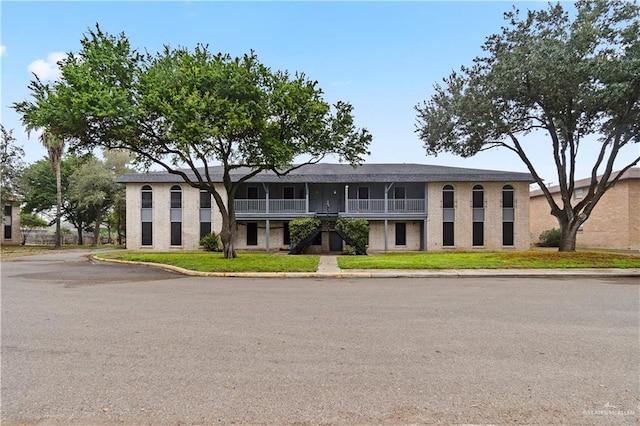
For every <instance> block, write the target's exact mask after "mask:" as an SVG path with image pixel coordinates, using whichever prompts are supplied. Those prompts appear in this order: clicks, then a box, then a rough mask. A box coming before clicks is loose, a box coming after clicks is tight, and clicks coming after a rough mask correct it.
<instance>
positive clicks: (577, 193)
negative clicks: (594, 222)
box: [573, 188, 583, 200]
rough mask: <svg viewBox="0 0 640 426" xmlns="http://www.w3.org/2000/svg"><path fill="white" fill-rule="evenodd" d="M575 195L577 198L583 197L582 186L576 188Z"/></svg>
mask: <svg viewBox="0 0 640 426" xmlns="http://www.w3.org/2000/svg"><path fill="white" fill-rule="evenodd" d="M573 196H574V198H575V199H576V200H581V199H582V196H583V195H582V188H576V190H575V191H574V192H573Z"/></svg>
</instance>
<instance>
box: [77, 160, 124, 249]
mask: <svg viewBox="0 0 640 426" xmlns="http://www.w3.org/2000/svg"><path fill="white" fill-rule="evenodd" d="M114 177H115V176H114V175H113V174H112V173H111V171H110V170H109V169H108V168H107V167H106V165H105V164H104V163H103V162H102V161H100V160H98V159H97V158H95V157H93V156H90V157H88V158H85V159H84V161H83V162H82V164H81V165H80V166H79V167H78V168H77V169H76V170H75V171H74V172H73V174H72V175H71V176H70V178H69V194H68V196H69V199H70V200H71V201H73V202H76V203H77V204H78V207H79V208H80V210H81V211H84V212H86V213H88V214H89V215H90V216H92V217H93V218H94V220H95V221H94V226H93V241H94V244H96V245H97V244H99V243H100V226H101V225H102V221H103V219H104V217H105V216H106V215H107V214H108V213H109V211H110V210H111V208H112V207H113V203H114V199H115V194H116V193H117V192H118V189H119V186H118V184H117V183H115V182H114V181H113V180H114Z"/></svg>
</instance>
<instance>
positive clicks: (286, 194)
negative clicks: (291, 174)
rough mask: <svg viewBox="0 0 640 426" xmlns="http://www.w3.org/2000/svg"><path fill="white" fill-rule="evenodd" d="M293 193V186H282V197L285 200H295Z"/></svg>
mask: <svg viewBox="0 0 640 426" xmlns="http://www.w3.org/2000/svg"><path fill="white" fill-rule="evenodd" d="M293 195H294V191H293V186H285V187H284V188H282V198H284V199H285V200H293V198H294V197H293Z"/></svg>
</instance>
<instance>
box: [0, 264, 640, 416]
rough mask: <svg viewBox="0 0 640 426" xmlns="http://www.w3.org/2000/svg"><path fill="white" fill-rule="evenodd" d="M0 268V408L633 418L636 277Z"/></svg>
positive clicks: (639, 290)
mask: <svg viewBox="0 0 640 426" xmlns="http://www.w3.org/2000/svg"><path fill="white" fill-rule="evenodd" d="M1 268H2V274H1V277H2V285H1V290H2V293H1V302H2V318H1V320H2V336H1V337H2V344H1V349H2V354H1V355H2V371H1V373H2V376H1V381H2V395H1V397H2V400H1V409H2V410H1V411H2V414H1V420H2V424H3V425H12V424H36V423H37V424H83V425H84V424H114V423H120V424H154V425H156V424H181V425H182V424H243V423H245V424H297V425H301V424H314V425H315V424H416V423H420V424H422V423H447V424H450V423H458V424H460V423H464V424H468V423H473V424H487V423H491V424H514V423H518V424H523V423H526V424H558V423H563V424H580V425H584V424H611V425H619V424H637V423H639V422H640V389H639V383H640V365H639V360H640V349H639V346H640V343H639V342H640V331H639V330H640V325H639V322H640V319H639V317H640V313H639V312H640V306H639V305H640V287H639V286H638V283H637V279H633V278H603V279H597V278H580V279H571V278H560V279H559V278H553V279H525V278H520V279H506V278H475V279H470V278H464V279H463V278H442V279H261V280H256V279H240V278H227V279H219V278H199V277H189V278H187V277H183V276H179V275H175V274H172V273H169V272H165V271H160V270H157V269H152V268H147V267H142V266H129V265H114V264H99V263H92V262H89V261H88V260H87V259H86V258H83V257H81V256H80V255H79V254H78V253H70V254H69V253H68V254H64V255H59V254H53V255H51V254H48V255H43V256H32V257H25V258H17V259H13V260H3V261H2V264H1Z"/></svg>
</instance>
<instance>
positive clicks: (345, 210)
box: [344, 185, 349, 216]
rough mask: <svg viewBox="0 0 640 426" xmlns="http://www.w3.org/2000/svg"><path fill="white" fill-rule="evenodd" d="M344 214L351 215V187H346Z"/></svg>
mask: <svg viewBox="0 0 640 426" xmlns="http://www.w3.org/2000/svg"><path fill="white" fill-rule="evenodd" d="M344 213H345V216H348V215H349V185H345V186H344Z"/></svg>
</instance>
